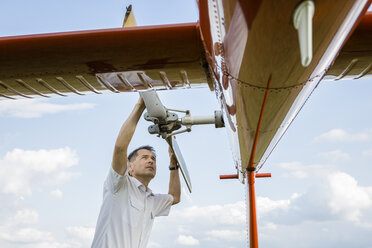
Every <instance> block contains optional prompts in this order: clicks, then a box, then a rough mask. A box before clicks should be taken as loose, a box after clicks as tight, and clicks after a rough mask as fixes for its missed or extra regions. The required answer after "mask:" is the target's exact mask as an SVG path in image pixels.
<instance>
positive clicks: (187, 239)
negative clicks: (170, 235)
mask: <svg viewBox="0 0 372 248" xmlns="http://www.w3.org/2000/svg"><path fill="white" fill-rule="evenodd" d="M176 242H177V243H178V244H180V245H189V246H193V245H199V240H197V239H196V238H194V237H193V236H190V235H179V236H178V238H177V240H176Z"/></svg>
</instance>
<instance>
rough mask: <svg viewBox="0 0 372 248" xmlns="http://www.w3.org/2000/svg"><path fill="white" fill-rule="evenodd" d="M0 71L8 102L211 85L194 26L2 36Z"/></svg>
mask: <svg viewBox="0 0 372 248" xmlns="http://www.w3.org/2000/svg"><path fill="white" fill-rule="evenodd" d="M0 68H1V70H0V98H11V99H19V98H23V97H25V98H30V97H33V96H42V97H49V96H51V95H62V96H64V95H66V93H74V94H85V93H87V92H90V93H96V94H101V93H102V91H108V90H110V91H112V92H115V93H118V92H128V91H137V90H140V89H146V88H155V89H158V90H161V89H178V88H190V87H206V86H207V83H206V82H210V78H209V76H208V71H207V69H206V68H208V67H207V66H206V60H205V57H204V49H203V45H202V40H201V37H200V32H199V28H198V24H197V23H186V24H174V25H161V26H145V27H127V28H116V29H104V30H91V31H78V32H65V33H52V34H40V35H25V36H13V37H1V38H0ZM209 84H210V87H212V84H211V83H209Z"/></svg>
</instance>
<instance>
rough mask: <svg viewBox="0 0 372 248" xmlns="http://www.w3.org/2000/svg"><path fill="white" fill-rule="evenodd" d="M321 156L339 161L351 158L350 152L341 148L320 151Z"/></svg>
mask: <svg viewBox="0 0 372 248" xmlns="http://www.w3.org/2000/svg"><path fill="white" fill-rule="evenodd" d="M318 156H319V157H323V158H325V159H328V160H331V161H337V160H345V159H349V158H350V154H348V153H346V152H343V151H340V150H334V151H329V152H320V153H318Z"/></svg>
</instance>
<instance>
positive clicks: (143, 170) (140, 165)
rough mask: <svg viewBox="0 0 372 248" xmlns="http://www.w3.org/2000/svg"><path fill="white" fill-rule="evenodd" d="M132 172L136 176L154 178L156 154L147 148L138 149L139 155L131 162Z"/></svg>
mask: <svg viewBox="0 0 372 248" xmlns="http://www.w3.org/2000/svg"><path fill="white" fill-rule="evenodd" d="M130 172H131V175H132V176H134V177H136V178H137V177H138V178H141V177H147V178H151V179H152V178H154V177H155V175H156V158H155V155H154V154H153V153H152V152H151V151H149V150H146V149H141V150H138V151H137V157H136V158H135V160H134V161H133V162H130Z"/></svg>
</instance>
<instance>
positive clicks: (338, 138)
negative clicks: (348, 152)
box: [315, 128, 369, 142]
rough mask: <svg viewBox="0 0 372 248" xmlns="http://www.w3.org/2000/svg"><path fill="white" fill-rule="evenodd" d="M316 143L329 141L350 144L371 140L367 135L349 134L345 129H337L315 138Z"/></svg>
mask: <svg viewBox="0 0 372 248" xmlns="http://www.w3.org/2000/svg"><path fill="white" fill-rule="evenodd" d="M315 140H316V141H328V142H343V141H345V142H348V141H366V140H369V135H368V134H367V133H354V134H352V133H348V132H346V131H345V130H343V129H340V128H337V129H332V130H330V131H328V132H326V133H323V134H321V135H319V136H318V137H316V138H315Z"/></svg>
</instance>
